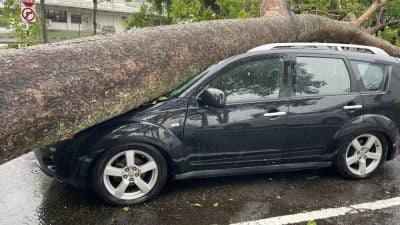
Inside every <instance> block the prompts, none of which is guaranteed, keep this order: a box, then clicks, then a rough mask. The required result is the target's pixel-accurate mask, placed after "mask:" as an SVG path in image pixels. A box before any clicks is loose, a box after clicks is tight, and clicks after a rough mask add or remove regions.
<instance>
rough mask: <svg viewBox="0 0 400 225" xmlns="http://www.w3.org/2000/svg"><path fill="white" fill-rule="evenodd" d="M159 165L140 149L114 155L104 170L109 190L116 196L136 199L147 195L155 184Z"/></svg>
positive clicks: (104, 179)
mask: <svg viewBox="0 0 400 225" xmlns="http://www.w3.org/2000/svg"><path fill="white" fill-rule="evenodd" d="M157 178H158V166H157V164H156V162H155V160H154V159H153V158H152V157H151V156H150V155H149V154H147V153H145V152H143V151H140V150H127V151H123V152H120V153H118V154H116V155H115V156H114V157H112V158H111V159H110V160H109V161H108V163H107V165H106V167H105V168H104V172H103V181H104V185H105V187H106V189H107V191H108V192H109V193H110V194H112V195H113V196H114V197H116V198H119V199H124V200H135V199H138V198H141V197H143V196H145V195H146V194H147V193H149V192H150V191H151V190H152V189H153V188H154V186H155V184H156V181H157Z"/></svg>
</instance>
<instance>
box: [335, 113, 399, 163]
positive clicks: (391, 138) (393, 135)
mask: <svg viewBox="0 0 400 225" xmlns="http://www.w3.org/2000/svg"><path fill="white" fill-rule="evenodd" d="M368 132H376V133H379V134H381V135H383V136H384V137H385V138H386V141H387V142H388V154H387V158H386V160H391V159H393V157H394V154H395V144H396V143H397V142H398V141H399V139H400V135H399V129H398V127H397V125H396V123H395V122H394V121H392V120H391V119H390V118H388V117H386V116H384V115H378V114H367V115H363V116H360V117H357V118H355V119H353V120H352V121H350V122H348V123H347V124H345V125H344V126H343V127H342V128H341V129H339V131H338V132H337V133H336V134H335V135H334V137H333V143H332V144H331V148H337V146H338V145H339V143H340V141H341V140H343V139H344V138H346V137H348V136H351V135H354V134H357V133H368ZM336 153H337V149H336V152H335V154H336Z"/></svg>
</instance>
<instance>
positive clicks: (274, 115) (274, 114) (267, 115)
mask: <svg viewBox="0 0 400 225" xmlns="http://www.w3.org/2000/svg"><path fill="white" fill-rule="evenodd" d="M286 114H287V113H286V112H273V113H264V116H265V117H276V116H285V115H286Z"/></svg>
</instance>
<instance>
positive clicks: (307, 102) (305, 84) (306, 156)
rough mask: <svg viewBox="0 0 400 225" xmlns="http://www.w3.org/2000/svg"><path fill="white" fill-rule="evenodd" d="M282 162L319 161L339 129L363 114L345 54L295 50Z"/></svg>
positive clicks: (358, 94) (361, 100) (361, 102)
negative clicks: (308, 52)
mask: <svg viewBox="0 0 400 225" xmlns="http://www.w3.org/2000/svg"><path fill="white" fill-rule="evenodd" d="M293 60H294V62H293V65H294V66H293V72H292V75H293V76H292V77H291V79H292V82H291V83H292V88H291V90H292V93H291V100H290V107H289V113H288V125H287V138H286V150H285V153H284V154H283V159H284V162H285V163H299V162H310V161H315V162H318V161H321V160H323V158H322V156H323V155H324V154H329V152H328V151H329V149H328V145H329V144H330V143H332V140H333V137H334V135H335V133H336V132H338V130H339V129H340V128H341V127H342V126H343V125H345V124H346V123H348V122H349V121H351V120H353V119H354V118H357V117H359V116H360V115H361V114H362V108H363V99H362V96H361V95H360V93H359V91H358V86H357V81H356V79H355V76H354V74H353V72H352V70H351V69H350V68H351V66H350V64H349V62H348V60H347V59H346V58H345V57H341V56H331V55H325V56H324V55H314V54H294V55H293Z"/></svg>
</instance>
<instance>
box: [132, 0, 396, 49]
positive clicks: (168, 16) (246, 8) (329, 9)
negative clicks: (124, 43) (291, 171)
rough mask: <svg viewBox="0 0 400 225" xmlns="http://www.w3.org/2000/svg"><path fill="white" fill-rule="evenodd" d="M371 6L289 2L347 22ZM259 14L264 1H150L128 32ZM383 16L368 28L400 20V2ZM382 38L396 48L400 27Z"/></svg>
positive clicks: (367, 0) (337, 0) (350, 1)
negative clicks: (350, 15)
mask: <svg viewBox="0 0 400 225" xmlns="http://www.w3.org/2000/svg"><path fill="white" fill-rule="evenodd" d="M371 4H372V1H371V0H289V5H290V8H291V10H292V11H293V12H295V13H311V14H317V15H322V16H325V17H329V18H331V19H336V20H344V19H347V18H348V15H349V14H350V13H354V14H355V16H356V17H358V16H360V15H362V14H363V13H364V12H365V11H366V10H367V9H368V8H369V6H370V5H371ZM259 10H260V0H149V1H148V5H146V6H143V7H142V9H141V11H140V12H138V13H134V14H132V15H131V16H130V17H129V18H128V20H127V28H128V29H129V28H130V27H134V26H136V27H147V26H155V25H160V24H170V23H191V22H198V21H202V20H214V19H231V18H248V17H258V15H259ZM379 15H381V17H379V16H373V17H371V18H370V19H369V20H368V21H367V22H366V23H365V24H364V27H365V28H368V27H374V26H376V25H377V24H379V22H380V23H386V22H390V21H397V20H400V0H391V1H389V2H388V3H387V4H386V5H385V6H384V11H383V13H380V14H379ZM378 20H379V21H378ZM378 36H379V37H381V38H383V39H385V40H387V41H389V42H391V43H392V44H399V43H400V24H397V25H394V26H391V27H387V28H386V29H385V30H383V31H381V32H379V34H378Z"/></svg>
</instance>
